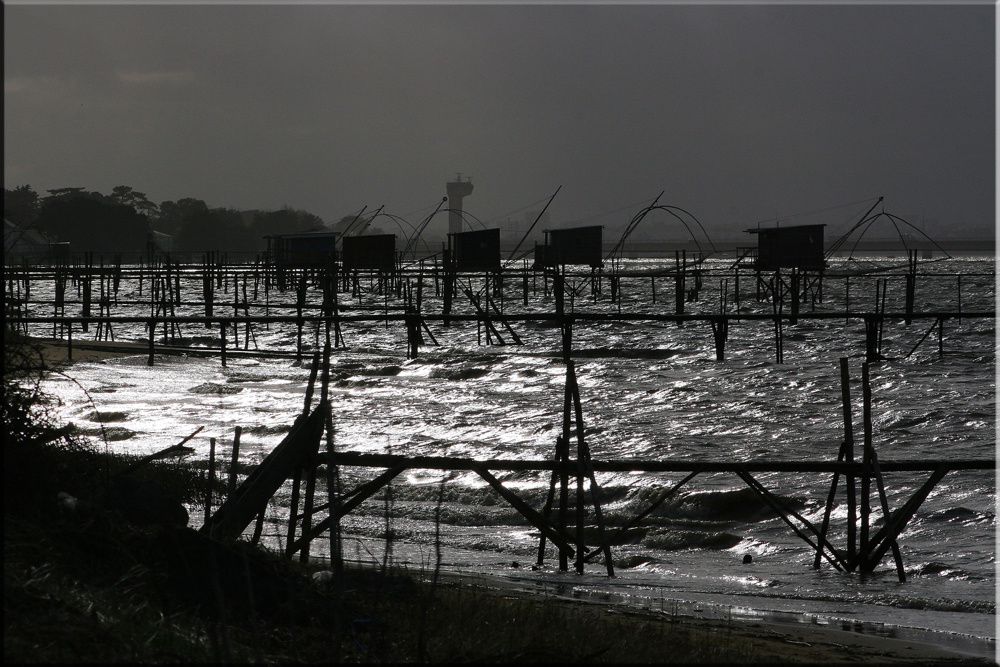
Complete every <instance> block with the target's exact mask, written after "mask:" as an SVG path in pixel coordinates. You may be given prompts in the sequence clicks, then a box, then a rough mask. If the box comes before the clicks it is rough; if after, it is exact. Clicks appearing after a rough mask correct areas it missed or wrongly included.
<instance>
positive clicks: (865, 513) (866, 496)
mask: <svg viewBox="0 0 1000 667" xmlns="http://www.w3.org/2000/svg"><path fill="white" fill-rule="evenodd" d="M861 389H862V398H863V411H862V420H863V424H864V450H863V453H862V455H861V462H862V470H863V472H862V477H861V550H860V553H861V558H862V559H864V558H866V557H867V556H868V553H869V546H870V545H869V541H868V538H869V534H868V533H869V523H870V517H869V515H870V514H871V511H872V510H871V483H872V478H871V465H872V459H871V452H872V402H871V389H870V387H869V384H868V362H865V363H864V364H862V365H861Z"/></svg>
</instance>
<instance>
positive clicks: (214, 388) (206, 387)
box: [188, 382, 243, 396]
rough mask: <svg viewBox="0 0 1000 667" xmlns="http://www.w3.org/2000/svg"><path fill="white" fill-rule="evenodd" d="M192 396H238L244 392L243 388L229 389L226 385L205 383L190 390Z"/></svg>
mask: <svg viewBox="0 0 1000 667" xmlns="http://www.w3.org/2000/svg"><path fill="white" fill-rule="evenodd" d="M188 391H189V392H191V393H192V394H219V395H220V396H221V395H225V394H238V393H240V392H241V391H243V387H229V386H226V385H224V384H216V383H214V382H205V383H203V384H199V385H197V386H195V387H191V388H190V389H188Z"/></svg>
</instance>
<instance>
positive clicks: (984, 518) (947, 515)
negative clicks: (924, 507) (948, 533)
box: [924, 507, 996, 524]
mask: <svg viewBox="0 0 1000 667" xmlns="http://www.w3.org/2000/svg"><path fill="white" fill-rule="evenodd" d="M995 520H996V515H995V514H993V513H992V512H977V511H976V510H972V509H969V508H968V507H949V508H948V509H945V510H938V511H937V512H934V513H932V514H929V515H927V516H926V517H925V518H924V521H934V522H954V521H957V522H960V523H963V524H970V523H993V522H994V521H995Z"/></svg>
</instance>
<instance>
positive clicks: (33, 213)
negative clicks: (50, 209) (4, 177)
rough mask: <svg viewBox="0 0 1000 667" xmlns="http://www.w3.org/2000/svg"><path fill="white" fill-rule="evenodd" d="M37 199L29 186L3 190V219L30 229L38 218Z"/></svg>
mask: <svg viewBox="0 0 1000 667" xmlns="http://www.w3.org/2000/svg"><path fill="white" fill-rule="evenodd" d="M38 205H39V198H38V193H37V192H35V191H34V190H33V189H32V187H31V186H30V185H18V186H17V187H16V188H14V189H13V190H8V189H7V188H4V190H3V217H5V218H6V219H8V220H10V221H11V222H13V223H14V224H16V225H18V226H20V227H30V226H31V225H32V223H34V222H35V219H36V218H37V217H38Z"/></svg>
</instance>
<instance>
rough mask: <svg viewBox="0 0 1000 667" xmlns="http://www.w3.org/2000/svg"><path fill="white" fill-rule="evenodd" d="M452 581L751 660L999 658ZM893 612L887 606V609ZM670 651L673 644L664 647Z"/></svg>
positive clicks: (981, 661)
mask: <svg viewBox="0 0 1000 667" xmlns="http://www.w3.org/2000/svg"><path fill="white" fill-rule="evenodd" d="M441 577H442V580H443V581H444V582H446V583H447V584H450V585H456V586H472V587H475V588H476V589H477V590H480V591H484V592H490V593H492V594H494V595H497V596H515V597H517V596H530V597H532V598H534V599H538V598H543V599H545V600H547V601H551V603H553V604H569V605H580V606H581V607H590V608H592V609H593V608H597V609H601V608H603V610H602V611H603V613H608V614H617V615H620V616H624V617H631V618H634V619H635V620H636V624H637V626H638V625H640V624H641V623H646V622H649V621H650V620H654V619H655V620H658V621H660V622H665V623H671V624H676V627H679V628H683V629H686V630H688V631H690V632H692V633H695V634H705V635H706V636H711V637H716V638H726V640H727V641H731V642H732V643H733V644H736V643H744V642H745V643H746V644H749V645H750V647H751V649H750V653H751V658H750V659H751V661H752V662H756V663H776V664H784V663H797V664H815V665H830V664H847V663H854V664H858V663H860V664H867V665H871V664H893V665H902V664H909V665H990V664H997V662H996V657H995V656H994V658H993V659H990V658H987V657H981V656H975V655H966V654H962V653H958V652H955V651H952V650H949V649H948V648H946V647H943V646H938V645H935V644H933V643H926V642H920V641H913V640H907V639H894V638H891V637H883V636H878V635H866V634H862V633H859V632H852V631H848V630H842V629H839V628H834V627H825V626H820V625H807V624H798V623H779V622H774V621H769V620H760V621H756V620H754V621H745V620H737V619H733V620H717V619H708V618H695V617H691V616H684V615H677V614H671V613H669V612H661V611H657V610H655V609H639V608H633V607H627V606H625V605H620V604H609V603H607V602H600V601H594V600H587V599H581V598H574V597H567V596H560V595H548V596H543V595H541V594H539V593H534V592H531V591H525V590H523V589H518V588H517V587H516V586H514V585H511V584H509V583H507V582H505V581H504V580H501V579H497V578H487V577H479V576H474V575H463V574H452V573H444V572H442V573H441ZM891 613H892V609H891V608H886V614H887V615H889V614H891ZM664 650H665V651H669V647H664Z"/></svg>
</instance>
